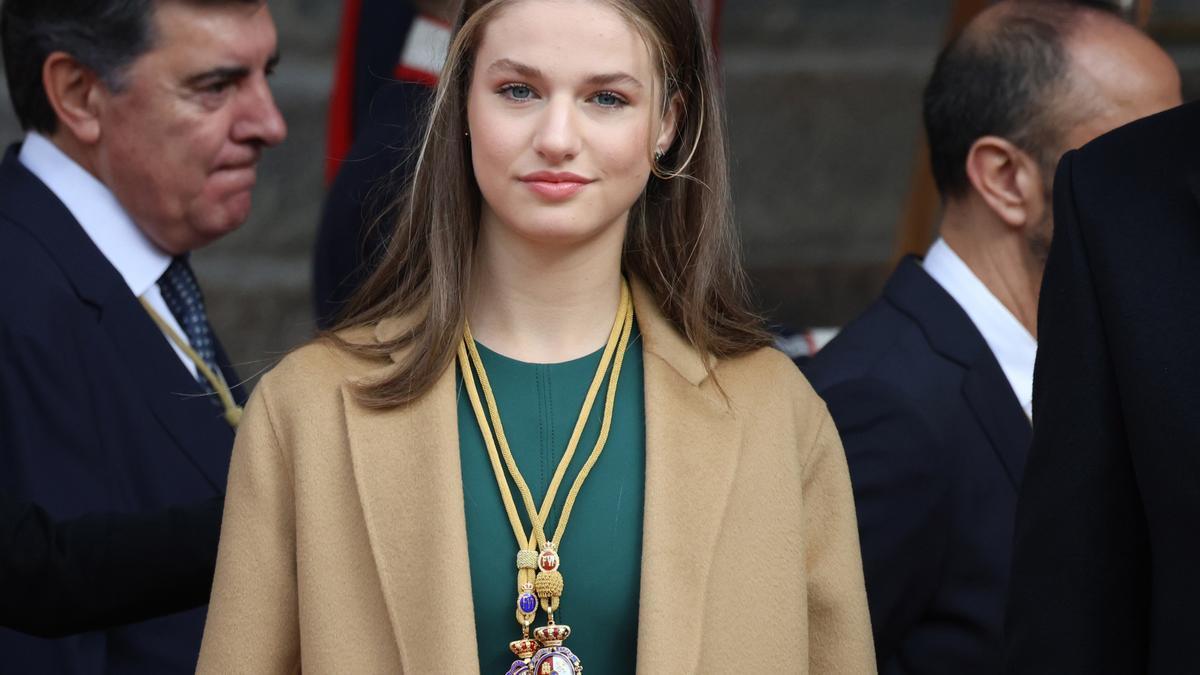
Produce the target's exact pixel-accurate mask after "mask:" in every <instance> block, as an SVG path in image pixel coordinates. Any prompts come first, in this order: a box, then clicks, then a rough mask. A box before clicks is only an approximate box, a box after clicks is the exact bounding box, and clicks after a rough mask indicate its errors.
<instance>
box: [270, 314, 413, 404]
mask: <svg viewBox="0 0 1200 675" xmlns="http://www.w3.org/2000/svg"><path fill="white" fill-rule="evenodd" d="M374 344H376V339H375V331H374V328H373V327H370V326H363V327H356V328H350V329H346V330H343V331H339V332H337V333H335V334H333V335H326V336H320V337H317V338H314V339H313V340H311V341H309V342H308V343H307V344H305V345H303V346H301V347H298V348H296V349H294V350H293V351H292V352H291V353H289V354H288V355H287V356H285V357H284V358H283V359H282V360H281V361H280V362H279V363H278V364H276V365H275V367H273V368H272V369H271V370H270V371H269V372H267V374H265V375H264V376H263V378H262V381H261V382H260V383H259V388H260V389H262V390H263V391H264V395H266V396H268V397H269V398H271V399H276V400H286V401H291V402H301V401H304V400H311V399H319V398H323V397H326V396H328V395H329V394H330V393H336V392H337V391H339V390H340V389H341V388H342V386H343V385H345V384H348V383H353V382H356V381H359V380H362V379H364V378H367V377H370V376H371V375H372V374H373V373H377V372H378V371H379V370H380V369H382V368H386V367H387V366H388V365H389V364H390V363H391V361H390V359H388V357H387V356H383V355H374V354H371V353H369V352H366V351H363V350H360V349H358V348H360V347H370V346H373V345H374Z"/></svg>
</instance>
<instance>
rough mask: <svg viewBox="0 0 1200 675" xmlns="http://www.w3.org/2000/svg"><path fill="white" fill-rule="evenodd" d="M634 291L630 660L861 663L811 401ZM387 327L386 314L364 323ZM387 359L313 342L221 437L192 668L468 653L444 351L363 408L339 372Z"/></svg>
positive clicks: (832, 490)
mask: <svg viewBox="0 0 1200 675" xmlns="http://www.w3.org/2000/svg"><path fill="white" fill-rule="evenodd" d="M634 300H635V307H636V309H637V313H638V314H637V316H638V319H637V320H638V327H639V329H640V330H641V333H642V338H643V340H644V342H643V359H644V365H645V390H646V391H645V393H646V403H645V405H646V496H645V515H644V522H643V544H642V572H641V574H642V579H641V600H640V610H639V613H638V614H639V615H638V622H639V629H638V641H637V644H636V645H629V648H630V649H635V648H636V649H637V652H638V655H637V664H638V672H640V673H652V674H654V675H663V674H669V673H742V672H745V673H758V672H772V673H801V674H807V673H811V674H812V675H835V674H841V673H847V674H852V675H862V674H870V673H874V672H875V659H874V654H873V649H872V644H871V627H870V620H869V617H868V614H867V599H866V592H865V591H864V588H863V577H862V565H861V561H860V558H859V548H858V533H857V530H856V525H855V516H854V502H853V498H852V495H851V491H850V480H849V475H848V473H847V470H846V460H845V457H844V455H843V452H842V446H841V443H840V442H839V440H838V436H837V432H836V430H835V429H834V426H833V422H832V421H831V420H830V418H829V414H828V413H827V412H826V409H825V405H824V404H823V403H822V402H821V400H820V399H819V398H818V397H817V396H816V395H815V394H814V393H813V391H812V389H811V388H810V387H809V386H808V383H807V382H806V381H805V380H804V378H803V376H801V375H800V373H799V371H798V370H797V369H796V367H795V366H794V365H792V363H791V362H790V361H789V360H788V359H787V358H786V357H784V356H783V355H782V354H780V353H779V352H777V351H775V350H772V349H763V350H760V351H758V352H755V353H753V354H749V355H747V356H743V357H739V358H735V359H728V360H722V361H719V362H715V378H716V380H717V381H719V382H720V385H721V388H722V389H723V390H724V393H725V395H726V396H727V397H728V399H727V400H726V398H724V397H723V396H722V393H721V390H720V389H718V387H717V383H716V382H715V381H714V377H713V376H710V375H709V374H708V373H707V372H706V371H705V369H704V365H703V362H702V361H701V359H700V357H699V356H698V355H697V353H696V352H695V351H694V350H693V349H692V348H691V347H690V346H689V345H688V343H686V342H685V341H684V340H683V339H682V338H681V337H680V335H679V334H678V333H677V332H676V331H675V330H674V329H673V328H672V327H671V325H670V324H669V323H668V322H667V321H666V320H665V319H664V318H663V317H662V315H661V314H660V313H659V312H657V311H656V309H655V305H654V301H653V299H652V298H651V297H650V296H649V295H647V293H646V292H645V289H644V288H642V287H641V286H640V285H635V288H634ZM399 330H401V327H400V325H399V322H398V321H384V322H382V323H380V324H379V325H378V326H377V327H376V329H375V331H374V338H375V339H386V338H387V337H389V336H392V335H395V334H397V331H399ZM363 337H365V338H367V339H370V338H371V336H370V335H369V334H368V335H365V336H363ZM387 366H388V363H384V362H381V361H370V360H367V359H362V358H359V357H354V356H351V355H348V354H346V353H345V352H343V351H339V350H338V349H337V348H336V347H334V346H331V345H329V344H325V343H314V344H310V345H308V346H306V347H304V348H302V349H300V350H298V351H296V352H294V353H293V354H291V355H290V356H288V357H287V358H286V359H284V360H283V362H282V363H280V364H279V365H278V366H277V367H276V368H275V369H274V370H273V371H271V373H270V374H268V375H267V376H266V377H264V378H263V380H262V382H261V383H260V384H259V385H258V387H257V389H256V391H255V392H254V395H253V397H252V399H251V401H250V404H249V407H248V409H247V411H246V416H245V419H244V420H243V422H242V425H241V428H240V430H239V432H238V437H237V443H236V445H235V447H234V451H233V464H232V466H231V468H230V472H229V488H228V496H227V497H226V504H225V520H224V523H223V527H222V531H221V545H220V552H219V555H218V558H217V572H216V579H215V581H214V584H213V592H212V601H211V605H210V607H209V613H208V624H207V626H206V628H205V632H204V642H203V646H202V647H201V652H200V664H199V669H198V672H200V673H214V674H221V675H227V674H233V673H252V674H254V675H262V674H267V673H291V672H296V671H298V670H304V671H305V672H310V673H339V674H340V673H355V674H357V673H381V674H382V673H387V674H391V675H394V674H396V673H405V674H411V673H420V674H422V675H428V674H434V673H437V674H441V673H453V674H460V673H461V674H463V675H473V674H476V673H478V672H479V663H478V652H477V648H476V642H475V627H474V614H473V606H472V597H471V578H470V571H469V568H468V561H467V541H466V524H465V516H464V505H463V492H462V477H461V474H460V470H459V450H458V425H457V418H456V410H457V408H456V399H455V396H456V394H457V392H456V374H455V369H454V367H453V366H451V367H449V368H447V369H446V372H445V373H444V374H443V375H442V377H441V378H439V379H438V381H437V383H436V384H435V385H434V386H433V388H432V389H431V390H430V391H429V392H428V393H427V394H426V395H425V396H424V397H422V398H421V399H419V400H417V401H416V402H414V403H412V404H410V405H408V406H406V407H404V408H400V409H393V410H387V411H378V410H368V409H367V408H365V407H363V406H362V405H360V404H359V403H358V402H357V401H356V399H355V396H354V393H353V390H352V386H351V385H352V383H353V382H355V381H358V380H360V379H361V378H364V377H371V376H372V375H378V374H379V373H380V372H383V371H382V370H381V369H384V368H387ZM602 461H603V460H602ZM585 489H586V488H585ZM568 584H569V579H568ZM567 593H568V594H569V593H570V586H569V585H568V588H567ZM513 625H514V639H515V638H516V637H517V635H518V633H517V631H516V624H515V622H514V624H513ZM567 646H568V647H569V646H570V640H568V641H567ZM496 648H497V649H501V650H502V649H506V648H507V645H496ZM579 656H580V658H581V659H582V661H583V664H584V667H585V669H586V666H587V654H580V655H579ZM603 675H608V674H603Z"/></svg>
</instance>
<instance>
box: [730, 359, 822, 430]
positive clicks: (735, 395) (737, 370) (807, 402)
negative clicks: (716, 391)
mask: <svg viewBox="0 0 1200 675" xmlns="http://www.w3.org/2000/svg"><path fill="white" fill-rule="evenodd" d="M713 374H714V376H715V377H716V380H717V382H718V383H719V384H720V386H721V388H722V389H724V390H725V392H726V394H727V395H728V396H729V397H730V399H731V401H732V402H734V403H735V404H736V407H739V408H753V409H764V408H767V409H774V408H790V409H793V410H796V411H802V412H804V413H806V414H805V416H808V415H820V414H826V412H825V402H824V401H822V400H821V397H820V396H819V395H818V394H817V393H816V391H814V390H813V388H812V386H811V385H810V384H809V383H808V379H807V378H805V377H804V374H803V373H801V372H800V368H799V367H798V366H797V365H796V364H795V363H794V362H793V361H792V360H791V359H790V358H788V356H787V355H786V354H784V353H783V352H781V351H779V350H778V349H776V348H775V347H760V348H758V349H755V350H753V351H750V352H747V353H745V354H740V355H738V356H734V357H728V358H724V359H720V360H718V361H717V365H716V367H715V368H714V369H713Z"/></svg>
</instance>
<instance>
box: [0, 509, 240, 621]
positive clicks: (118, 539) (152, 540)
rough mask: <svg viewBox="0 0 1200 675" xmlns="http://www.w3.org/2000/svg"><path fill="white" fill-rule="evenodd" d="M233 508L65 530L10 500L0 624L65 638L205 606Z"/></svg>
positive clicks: (5, 512) (0, 551) (2, 537)
mask: <svg viewBox="0 0 1200 675" xmlns="http://www.w3.org/2000/svg"><path fill="white" fill-rule="evenodd" d="M223 503H224V499H223V498H222V497H214V498H213V499H211V500H208V501H206V502H202V503H200V504H196V505H194V506H190V507H178V508H170V509H166V510H164V511H161V512H158V513H151V514H97V515H89V516H83V517H81V518H77V519H75V520H70V521H66V522H63V523H60V524H55V523H53V522H51V520H50V518H49V516H48V515H47V514H46V512H45V511H43V510H42V509H40V508H38V507H37V506H34V505H31V504H23V503H17V502H13V501H11V500H10V499H8V498H0V626H3V627H6V628H13V629H15V630H19V631H22V632H26V633H30V634H33V635H37V636H40V637H60V636H63V635H69V634H71V633H77V632H82V631H87V630H95V629H99V628H103V627H107V626H116V625H121V624H126V623H133V622H136V621H143V620H146V619H150V618H153V617H156V616H161V615H164V614H172V613H175V612H179V611H183V610H185V609H190V608H192V607H197V606H200V605H203V604H205V603H206V602H208V593H209V589H210V587H211V585H212V576H213V568H214V566H215V563H216V553H217V537H218V534H219V532H220V524H221V509H222V505H223Z"/></svg>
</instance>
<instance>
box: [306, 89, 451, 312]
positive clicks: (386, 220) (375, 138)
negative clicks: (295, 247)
mask: <svg viewBox="0 0 1200 675" xmlns="http://www.w3.org/2000/svg"><path fill="white" fill-rule="evenodd" d="M432 92H433V90H432V89H431V88H429V87H428V86H426V85H424V84H419V83H415V82H396V83H392V84H390V85H388V86H386V87H383V88H381V89H378V90H377V99H378V100H377V101H376V104H375V106H374V107H373V109H374V110H376V113H375V115H374V116H373V117H371V118H369V119H368V120H367V122H366V126H365V127H364V128H363V129H361V130H360V131H359V133H358V137H357V140H356V141H355V142H354V146H353V148H351V150H350V154H349V156H348V157H347V158H346V161H345V162H343V163H342V166H341V169H340V170H339V171H338V174H337V178H336V179H334V181H333V185H332V186H330V188H329V194H328V195H326V197H325V205H324V207H323V208H322V211H321V223H320V226H319V227H318V229H317V240H316V245H315V246H314V247H313V309H314V312H315V314H316V320H317V326H318V327H320V328H331V327H332V326H333V325H334V324H335V323H336V319H337V318H338V315H339V313H340V312H341V311H342V309H343V308H344V306H345V305H346V303H347V301H349V300H350V298H351V297H352V296H353V295H354V292H355V291H357V290H358V289H359V287H360V286H362V284H363V282H364V281H366V279H367V276H368V275H369V274H370V272H371V271H372V270H373V269H374V267H375V264H376V263H377V262H378V260H379V258H380V256H381V255H382V253H383V247H384V246H385V245H386V243H387V240H388V238H389V237H390V236H391V234H392V230H393V229H394V227H395V221H396V212H395V209H394V208H392V207H393V206H394V204H395V201H396V199H397V197H399V195H400V193H401V191H402V190H403V188H404V185H405V183H406V182H407V181H408V178H409V176H410V174H411V172H412V159H413V150H414V148H416V146H417V144H418V141H419V138H418V136H419V132H420V131H421V129H422V128H423V127H422V125H423V120H424V119H425V118H424V107H425V104H426V103H427V102H428V100H429V97H430V95H431V94H432Z"/></svg>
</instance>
